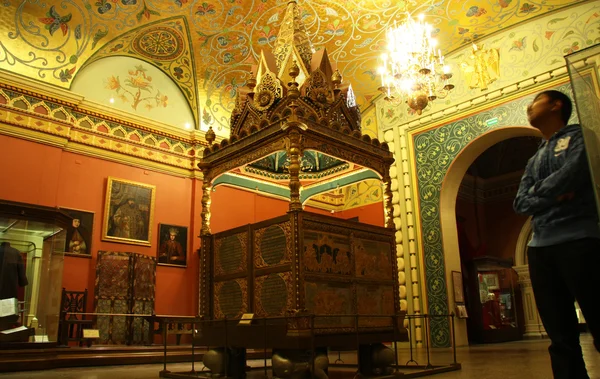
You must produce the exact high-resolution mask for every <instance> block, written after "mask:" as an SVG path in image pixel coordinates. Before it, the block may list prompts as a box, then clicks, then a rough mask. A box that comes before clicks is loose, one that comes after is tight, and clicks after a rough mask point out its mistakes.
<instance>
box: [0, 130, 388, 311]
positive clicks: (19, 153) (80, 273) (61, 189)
mask: <svg viewBox="0 0 600 379" xmlns="http://www.w3.org/2000/svg"><path fill="white" fill-rule="evenodd" d="M0 146H2V153H3V157H4V158H5V159H2V160H0V170H1V172H2V173H3V177H4V178H5V179H7V178H10V180H5V181H4V182H3V185H2V186H0V198H1V199H5V200H10V201H18V202H23V203H29V204H37V205H44V206H49V207H65V208H73V209H81V210H85V211H90V212H94V213H95V218H94V230H93V236H92V258H91V259H86V258H77V257H71V256H66V257H65V260H64V270H63V287H65V288H67V289H69V290H83V289H84V288H87V289H88V290H89V292H90V296H89V301H88V307H87V309H88V311H92V310H93V309H94V301H93V293H94V280H95V276H96V274H95V269H96V258H97V252H98V250H104V251H121V252H136V253H140V254H145V255H149V256H156V246H157V243H158V242H157V241H156V239H157V238H158V224H159V223H167V224H174V225H184V226H188V227H189V231H188V237H189V241H188V266H187V268H176V267H167V266H158V267H157V270H156V305H155V311H156V313H157V314H179V315H194V314H196V312H197V298H198V296H197V288H198V286H197V284H196V282H197V274H198V273H197V271H198V256H197V254H196V250H197V249H198V248H199V247H200V240H199V238H198V235H199V233H200V225H201V221H200V211H201V204H200V200H201V197H202V183H201V182H200V181H198V180H193V179H189V178H181V177H175V176H172V175H167V174H162V173H158V172H155V171H151V170H145V169H141V168H136V167H132V166H128V165H125V164H120V163H115V162H111V161H106V160H103V159H99V158H94V157H89V156H84V155H81V154H76V153H71V152H66V151H64V150H62V149H61V148H59V147H52V146H47V145H43V144H38V143H34V142H30V141H26V140H22V139H18V138H12V137H7V136H2V135H0ZM7 158H9V159H7ZM109 176H110V177H114V178H118V179H124V180H130V181H134V182H141V183H145V184H151V185H154V186H156V200H155V209H154V220H153V222H152V240H151V241H152V245H153V246H151V247H146V246H137V245H129V244H120V243H114V242H106V241H102V239H101V236H102V224H103V217H104V204H105V197H106V183H107V178H108V177H109ZM287 210H288V202H287V201H284V200H277V199H272V198H268V197H265V196H262V195H260V194H257V193H253V192H249V191H244V190H240V189H235V188H231V187H226V186H219V187H217V188H216V191H214V192H213V193H212V204H211V214H212V217H211V229H212V232H213V233H216V232H220V231H223V230H227V229H231V228H233V227H236V226H241V225H246V224H249V223H256V222H259V221H263V220H267V219H270V218H273V217H277V216H282V215H285V214H286V212H287ZM305 210H306V211H309V212H314V213H320V214H325V215H332V216H335V217H339V218H344V219H347V218H352V217H356V216H358V217H359V219H360V221H361V222H365V223H370V224H374V225H383V207H382V205H381V204H372V205H369V206H366V207H362V208H356V209H352V210H348V211H344V212H338V213H334V214H331V213H330V212H328V211H324V210H321V209H317V208H312V207H306V208H305Z"/></svg>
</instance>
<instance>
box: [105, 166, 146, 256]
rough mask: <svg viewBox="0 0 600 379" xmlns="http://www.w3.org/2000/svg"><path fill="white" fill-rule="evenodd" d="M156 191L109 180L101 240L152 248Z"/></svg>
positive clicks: (134, 184) (138, 185) (142, 186)
mask: <svg viewBox="0 0 600 379" xmlns="http://www.w3.org/2000/svg"><path fill="white" fill-rule="evenodd" d="M155 192H156V187H154V186H153V185H149V184H144V183H136V182H131V181H128V180H122V179H116V178H112V177H109V178H108V182H107V184H106V200H105V201H106V202H105V206H104V222H103V227H102V240H104V241H110V242H121V243H128V244H134V245H145V246H150V245H151V242H150V241H151V238H152V221H153V219H154V200H155V199H154V198H155Z"/></svg>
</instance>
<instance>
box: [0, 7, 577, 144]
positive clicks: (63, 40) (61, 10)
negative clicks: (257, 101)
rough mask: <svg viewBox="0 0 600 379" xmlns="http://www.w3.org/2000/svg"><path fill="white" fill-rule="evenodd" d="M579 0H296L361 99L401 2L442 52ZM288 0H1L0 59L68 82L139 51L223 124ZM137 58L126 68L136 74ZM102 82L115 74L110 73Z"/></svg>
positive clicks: (210, 121) (206, 119)
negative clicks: (427, 26)
mask: <svg viewBox="0 0 600 379" xmlns="http://www.w3.org/2000/svg"><path fill="white" fill-rule="evenodd" d="M582 2H584V1H583V0H544V1H541V0H487V1H480V0H426V1H409V0H348V1H337V0H336V1H333V0H314V1H313V0H311V1H309V0H298V6H299V7H300V9H301V13H302V20H303V22H304V23H305V25H306V28H307V32H308V34H309V37H310V39H311V41H312V44H313V46H314V48H315V50H320V49H323V48H324V47H326V48H327V51H328V52H329V56H330V58H331V60H332V62H334V64H336V65H337V68H338V69H339V70H340V72H341V73H342V75H343V80H344V81H345V82H350V83H351V84H352V86H353V89H354V91H355V93H356V95H357V101H358V103H359V104H361V105H365V104H368V103H369V101H370V100H372V99H373V98H375V97H376V95H377V87H378V80H377V78H376V67H377V66H378V61H377V60H378V57H379V56H380V54H381V50H382V48H383V46H384V44H385V30H386V28H387V27H389V26H390V25H393V24H394V23H395V22H401V21H402V20H403V19H404V18H405V17H406V16H405V15H406V12H407V11H408V12H411V13H413V14H417V13H423V14H425V15H426V21H428V22H429V23H431V24H433V25H434V35H436V36H437V38H438V40H439V42H440V47H441V49H442V51H443V52H444V53H446V54H448V53H449V52H452V51H454V50H456V49H459V48H460V47H461V46H463V45H465V44H467V43H470V42H471V41H474V40H477V39H479V38H482V37H484V36H488V35H490V34H492V33H494V32H497V31H500V30H503V29H506V28H508V27H510V26H512V25H515V24H518V23H522V22H526V21H527V20H530V19H531V18H533V17H537V16H539V15H541V14H544V13H547V12H550V11H553V10H557V9H559V8H564V7H567V6H570V5H573V4H576V3H582ZM286 3H287V1H284V0H283V1H282V0H63V1H57V0H49V1H27V0H23V1H18V0H5V1H3V2H1V3H0V12H1V13H0V19H1V22H0V68H1V69H4V70H8V71H11V72H15V73H18V74H21V75H24V76H27V77H30V78H32V79H35V80H39V81H42V82H45V83H50V84H53V85H57V86H60V87H64V88H71V85H72V83H73V81H74V80H75V78H76V77H77V75H78V74H79V73H80V72H82V71H83V70H85V69H86V67H89V66H91V65H92V64H93V63H95V62H98V61H99V60H101V59H103V58H107V57H114V56H125V57H132V58H137V59H141V60H142V61H145V62H146V63H148V64H151V65H152V66H154V67H155V68H158V69H159V70H161V71H162V72H163V73H165V74H166V75H168V77H170V78H171V79H172V80H173V82H174V83H175V84H176V86H177V87H178V89H179V90H180V91H181V93H182V94H183V98H185V101H186V102H187V105H188V106H189V108H190V111H191V113H192V114H193V118H194V121H193V122H194V123H195V124H196V127H197V128H199V127H201V126H204V127H208V126H209V125H212V126H213V128H214V129H215V130H221V131H223V132H226V131H227V130H228V127H229V113H230V112H231V110H232V109H233V107H234V97H235V94H236V90H237V89H238V88H239V87H240V86H244V85H245V82H246V80H247V79H248V78H249V77H250V76H249V72H250V70H251V68H252V66H253V65H255V64H256V63H257V61H258V58H259V56H260V51H261V49H267V50H271V49H272V47H273V45H274V42H275V40H276V39H277V34H278V31H279V26H280V23H281V21H282V19H283V14H284V11H285V8H286V7H285V4H286ZM138 67H140V66H136V69H134V71H132V72H137V73H138V74H139V73H140V71H139V69H138ZM132 69H133V65H132ZM144 70H145V69H144ZM145 72H146V71H143V73H145ZM144 75H145V74H144ZM148 76H149V75H148ZM140 77H141V76H140V75H137V76H136V78H140ZM142 79H144V80H146V79H147V77H146V76H143V77H142ZM121 80H123V78H122V79H121ZM140 80H141V79H140ZM147 82H149V80H148V81H147ZM147 82H146V84H147ZM134 84H136V83H134ZM137 84H139V85H140V86H142V85H145V84H144V83H141V82H140V83H137ZM104 85H105V86H109V87H110V86H113V87H114V86H116V85H117V83H116V82H114V81H111V80H109V81H108V83H104ZM121 95H122V94H121ZM153 96H154V95H153ZM154 100H156V107H159V106H160V104H161V102H162V103H163V105H164V104H166V97H165V95H164V94H162V95H161V94H156V96H155V98H153V101H154ZM224 134H226V133H224Z"/></svg>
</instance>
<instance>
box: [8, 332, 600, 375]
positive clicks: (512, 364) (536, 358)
mask: <svg viewBox="0 0 600 379" xmlns="http://www.w3.org/2000/svg"><path fill="white" fill-rule="evenodd" d="M547 347H548V340H529V341H519V342H510V343H503V344H495V345H482V346H472V347H464V348H459V349H458V351H457V361H458V362H459V363H461V364H462V370H460V371H454V372H448V373H442V374H437V375H435V376H432V378H435V379H492V378H493V379H509V378H528V379H529V378H533V379H546V378H548V379H551V378H552V373H551V370H550V360H549V357H548V351H547ZM582 347H583V350H584V356H585V360H586V363H587V367H588V373H589V375H590V378H591V379H600V354H599V353H598V352H596V350H595V349H594V347H593V345H592V340H591V337H590V336H589V335H583V336H582ZM348 354H349V353H345V354H342V356H341V357H342V359H346V363H352V362H350V360H352V355H351V354H350V355H348ZM398 355H399V364H404V363H406V361H408V360H409V359H410V353H409V351H408V350H405V349H399V354H398ZM336 358H337V354H335V353H333V354H332V355H331V361H332V362H333V361H334V360H335V359H336ZM413 358H414V359H415V360H417V361H418V363H419V364H422V365H425V364H427V356H426V355H425V351H424V349H421V350H419V351H418V352H416V353H415V354H414V356H413ZM452 359H453V357H452V352H451V351H449V350H434V351H432V353H431V355H430V362H431V363H432V364H434V365H444V364H449V363H451V362H452ZM252 363H253V365H259V364H262V361H260V362H252ZM200 366H201V365H200ZM196 368H197V369H199V368H200V367H196ZM161 369H162V365H140V366H109V367H95V368H71V369H57V370H50V371H30V372H21V373H6V374H0V379H4V378H7V379H8V378H10V379H38V378H53V379H125V378H127V379H156V378H158V372H159V371H160V370H161ZM168 369H169V370H171V371H173V372H178V371H179V372H182V371H188V370H190V364H189V363H178V364H171V365H169V366H168ZM261 372H262V371H261ZM269 375H270V372H269ZM352 377H353V375H350V376H349V378H350V379H351V378H352ZM261 378H262V375H261Z"/></svg>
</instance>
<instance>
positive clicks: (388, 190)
mask: <svg viewBox="0 0 600 379" xmlns="http://www.w3.org/2000/svg"><path fill="white" fill-rule="evenodd" d="M383 184H384V186H385V188H384V190H383V205H384V207H385V226H386V227H387V228H395V226H394V206H393V205H392V179H391V178H390V175H389V173H387V174H386V175H385V176H384V177H383Z"/></svg>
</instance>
